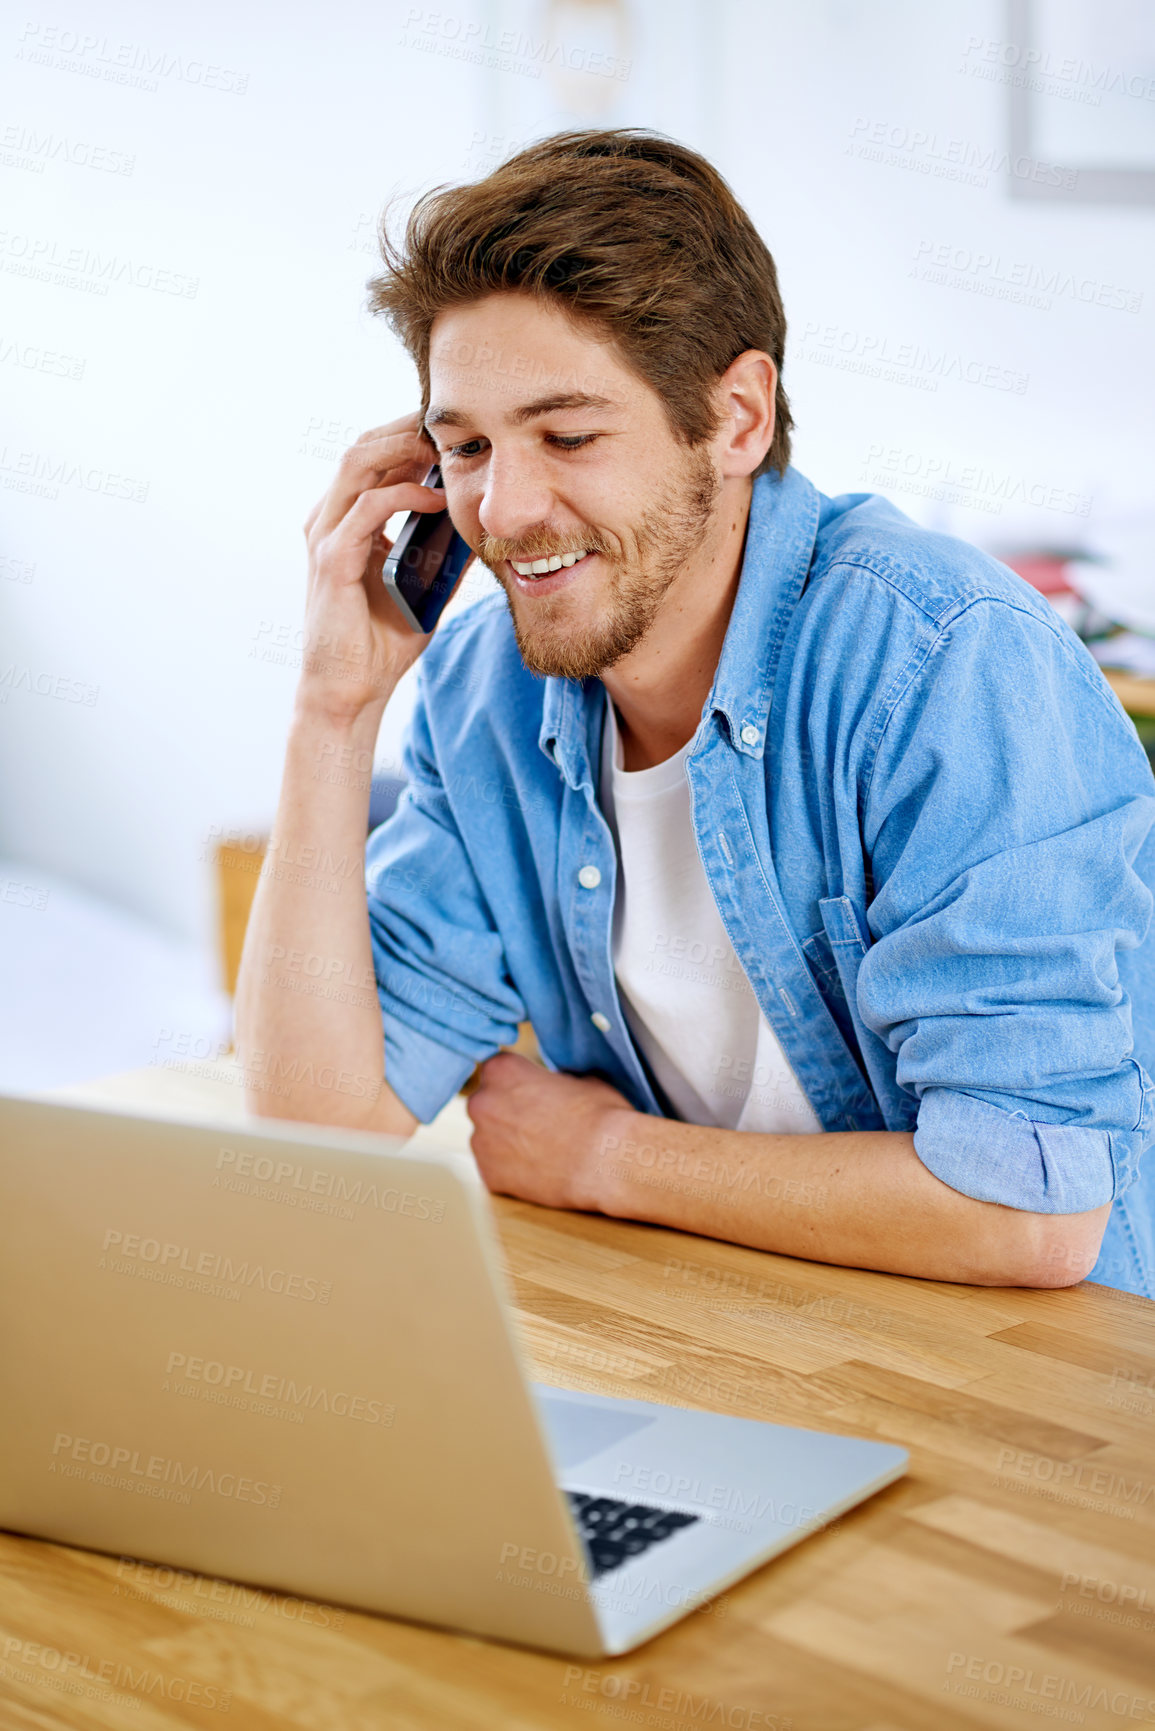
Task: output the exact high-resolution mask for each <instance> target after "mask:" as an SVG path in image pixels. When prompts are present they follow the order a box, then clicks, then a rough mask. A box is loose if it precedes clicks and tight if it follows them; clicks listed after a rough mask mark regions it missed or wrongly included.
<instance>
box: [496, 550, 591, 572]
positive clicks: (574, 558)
mask: <svg viewBox="0 0 1155 1731" xmlns="http://www.w3.org/2000/svg"><path fill="white" fill-rule="evenodd" d="M588 551H589V549H588V548H585V547H583V548H582V550H581V551H580V552H579V553H555V554H554V555H553V557H552V558H551V559H511V560H510V564H511V565H512V566H513V568H514V570H515V571H516V572H517V574H518V576H519V577H544V576H545V574H546V573H547V572H548V571H561V570H568V569H569V567H570V566H571V565H576V564H577V562H578V560H579V559H584V558H585V557H586V555H587V553H588Z"/></svg>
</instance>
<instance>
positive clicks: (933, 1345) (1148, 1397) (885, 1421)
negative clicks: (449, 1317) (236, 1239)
mask: <svg viewBox="0 0 1155 1731" xmlns="http://www.w3.org/2000/svg"><path fill="white" fill-rule="evenodd" d="M69 1092H70V1093H72V1094H73V1095H74V1096H75V1097H77V1098H104V1099H106V1100H107V1099H118V1098H119V1099H123V1100H126V1101H129V1100H131V1101H134V1102H136V1103H140V1102H143V1101H148V1100H153V1101H155V1102H156V1103H158V1104H162V1105H163V1106H164V1108H165V1109H166V1110H169V1111H174V1112H182V1113H193V1114H195V1112H196V1111H197V1110H198V1109H200V1108H201V1107H202V1106H203V1105H205V1104H208V1105H210V1106H211V1107H212V1109H213V1111H214V1112H217V1113H219V1112H220V1111H221V1110H222V1109H223V1110H228V1111H235V1112H237V1113H238V1114H239V1113H240V1112H241V1110H242V1106H241V1098H240V1095H241V1090H240V1088H239V1087H238V1085H237V1082H236V1077H235V1073H232V1072H231V1070H230V1067H229V1065H228V1064H222V1065H217V1066H215V1067H214V1068H213V1069H212V1071H210V1072H208V1073H200V1074H198V1073H195V1070H194V1069H193V1068H190V1070H188V1071H185V1072H180V1071H175V1070H168V1071H165V1070H159V1069H158V1070H152V1071H143V1072H138V1073H137V1074H136V1075H134V1076H131V1077H127V1078H119V1079H112V1080H111V1081H109V1082H105V1083H102V1084H96V1085H93V1086H92V1087H90V1088H87V1089H84V1090H70V1091H69ZM468 1128H469V1124H468V1119H467V1117H466V1115H465V1111H464V1102H463V1101H462V1100H461V1099H460V1098H458V1099H457V1100H454V1101H453V1102H451V1104H450V1106H449V1107H447V1108H446V1111H445V1113H443V1114H442V1116H441V1118H440V1119H439V1120H438V1121H437V1123H436V1124H435V1125H434V1126H432V1127H430V1129H427V1130H422V1131H420V1132H419V1135H420V1136H422V1137H429V1136H431V1135H432V1136H436V1137H439V1138H441V1139H446V1138H447V1139H449V1140H450V1141H451V1142H455V1143H458V1144H460V1143H461V1141H462V1140H463V1139H464V1138H465V1136H466V1135H467V1133H468ZM496 1209H497V1214H498V1219H499V1222H500V1228H501V1234H502V1238H503V1241H504V1244H505V1249H506V1252H507V1255H508V1259H509V1266H510V1270H511V1273H512V1276H513V1278H514V1281H515V1283H516V1291H517V1295H518V1304H519V1307H520V1317H521V1323H522V1328H523V1334H524V1340H525V1346H526V1350H527V1353H528V1355H529V1357H530V1359H531V1361H532V1364H533V1367H534V1370H535V1372H536V1375H537V1376H538V1377H539V1378H540V1379H541V1380H543V1381H545V1382H550V1383H555V1384H557V1385H559V1386H561V1387H578V1388H589V1389H594V1390H598V1391H601V1392H604V1393H608V1394H622V1395H633V1396H639V1397H642V1398H646V1399H654V1400H658V1401H664V1402H669V1403H671V1404H673V1405H686V1406H700V1407H710V1408H715V1409H717V1410H718V1411H720V1412H729V1413H736V1414H742V1415H746V1416H749V1417H753V1418H766V1419H774V1420H779V1421H782V1422H785V1423H792V1424H799V1425H804V1426H809V1427H810V1428H812V1429H814V1430H835V1431H847V1432H852V1433H857V1434H860V1435H863V1436H872V1437H879V1438H883V1439H885V1440H886V1441H889V1442H897V1443H901V1444H903V1445H904V1446H905V1447H906V1448H908V1449H909V1450H910V1455H911V1466H910V1472H909V1474H908V1475H907V1477H906V1478H904V1479H902V1480H900V1481H899V1482H898V1483H897V1484H896V1485H893V1486H891V1487H890V1488H889V1489H887V1490H886V1491H884V1492H882V1493H881V1494H880V1495H879V1496H876V1497H874V1498H873V1499H871V1500H870V1501H869V1502H868V1503H866V1504H865V1505H863V1506H861V1507H859V1508H858V1509H856V1510H854V1511H853V1512H852V1513H851V1514H849V1515H847V1516H844V1517H843V1518H842V1520H840V1521H839V1522H837V1523H836V1524H835V1526H833V1527H831V1528H828V1529H827V1530H826V1531H824V1532H822V1533H820V1534H818V1535H816V1536H815V1537H813V1538H810V1539H808V1540H806V1541H804V1542H803V1543H802V1544H801V1545H800V1546H799V1547H798V1548H797V1549H795V1550H793V1551H791V1552H788V1553H787V1554H786V1555H785V1556H784V1557H782V1558H780V1559H779V1560H777V1561H776V1562H773V1563H771V1564H770V1565H768V1566H767V1567H766V1568H764V1569H761V1570H760V1571H759V1572H758V1573H757V1574H755V1575H753V1576H752V1577H750V1578H749V1579H748V1580H746V1581H745V1582H743V1583H742V1584H741V1585H740V1586H739V1587H737V1588H734V1589H732V1590H731V1591H730V1592H728V1593H727V1594H726V1595H725V1598H724V1599H723V1600H721V1601H719V1602H717V1603H715V1604H713V1605H711V1606H707V1607H704V1608H703V1609H701V1610H699V1611H697V1612H695V1613H694V1614H693V1615H692V1616H691V1617H689V1618H688V1619H686V1620H685V1621H684V1622H683V1623H681V1624H680V1625H678V1626H677V1627H676V1628H674V1629H672V1630H670V1631H668V1632H667V1633H666V1634H664V1635H662V1636H660V1637H659V1638H658V1639H657V1640H655V1641H653V1642H651V1643H650V1644H649V1645H647V1646H645V1647H643V1648H641V1649H640V1650H639V1651H638V1652H636V1653H634V1654H632V1655H631V1656H629V1657H627V1658H625V1659H620V1660H615V1661H613V1662H611V1663H606V1664H602V1665H595V1666H591V1665H581V1664H577V1663H574V1664H572V1665H571V1664H569V1663H568V1662H567V1661H566V1660H565V1659H562V1658H553V1657H550V1656H548V1655H542V1654H540V1653H530V1652H522V1651H518V1650H516V1649H513V1648H507V1647H502V1646H498V1645H495V1644H490V1643H486V1642H483V1641H479V1640H475V1639H472V1638H466V1637H461V1636H455V1635H449V1634H444V1633H441V1632H440V1631H437V1630H431V1629H425V1628H421V1627H417V1626H413V1625H408V1624H404V1623H400V1622H393V1621H389V1620H386V1619H383V1618H376V1617H371V1616H365V1615H362V1614H360V1613H357V1612H352V1611H344V1612H343V1611H341V1610H339V1609H337V1608H335V1607H331V1606H309V1605H305V1606H302V1605H300V1604H299V1603H298V1602H297V1601H295V1600H291V1599H285V1598H281V1597H278V1596H277V1595H273V1594H261V1595H254V1594H253V1593H252V1592H251V1591H250V1592H248V1593H247V1594H246V1593H242V1592H241V1590H240V1589H238V1588H236V1587H235V1586H233V1584H231V1583H228V1582H223V1581H212V1580H209V1579H207V1578H205V1577H195V1578H190V1579H189V1580H186V1581H184V1582H183V1583H182V1582H181V1581H179V1580H170V1579H169V1578H168V1577H167V1576H166V1575H164V1574H163V1573H158V1572H157V1571H156V1570H154V1569H151V1568H148V1567H145V1566H142V1565H137V1564H134V1563H131V1562H129V1563H125V1562H123V1561H121V1562H118V1561H117V1560H116V1559H114V1558H106V1557H103V1556H97V1555H94V1554H92V1553H90V1552H85V1551H79V1550H73V1549H69V1548H67V1547H64V1546H59V1545H50V1544H45V1543H41V1542H39V1541H37V1540H33V1539H27V1538H20V1537H16V1536H14V1535H11V1534H4V1535H0V1666H2V1670H0V1727H3V1731H10V1728H11V1731H15V1728H20V1731H33V1728H36V1731H49V1728H50V1727H65V1726H66V1727H76V1728H79V1727H85V1728H86V1731H88V1728H93V1727H101V1728H104V1727H108V1728H110V1731H120V1728H121V1727H123V1726H139V1727H141V1728H142V1731H163V1728H167V1727H178V1726H180V1727H185V1726H188V1725H213V1724H218V1723H228V1724H230V1725H233V1726H236V1727H237V1728H238V1731H242V1728H243V1731H286V1728H288V1731H294V1728H300V1731H377V1728H378V1727H388V1728H389V1731H394V1728H410V1727H412V1728H414V1731H418V1728H420V1731H483V1728H484V1731H491V1728H494V1727H500V1728H502V1731H505V1728H512V1731H531V1728H532V1731H536V1728H537V1727H567V1728H569V1731H580V1728H581V1727H583V1726H587V1725H590V1724H599V1725H600V1724H606V1725H623V1726H625V1725H647V1726H652V1727H655V1728H657V1731H696V1728H697V1727H701V1726H710V1727H714V1726H718V1727H738V1728H740V1731H754V1728H759V1731H767V1728H773V1731H782V1728H784V1727H794V1728H798V1731H802V1728H806V1731H900V1728H903V1731H905V1728H909V1731H914V1728H916V1727H917V1728H918V1731H953V1728H955V1727H958V1728H959V1731H962V1728H964V1727H972V1726H976V1725H994V1726H1003V1727H1018V1726H1025V1725H1037V1724H1040V1723H1043V1722H1046V1721H1049V1720H1057V1721H1058V1722H1059V1723H1061V1724H1062V1723H1066V1724H1080V1725H1083V1726H1086V1727H1092V1728H1095V1727H1104V1728H1106V1727H1113V1728H1116V1727H1121V1726H1123V1725H1125V1724H1128V1723H1131V1724H1155V1304H1153V1303H1151V1302H1150V1301H1148V1300H1146V1299H1140V1298H1134V1297H1132V1296H1130V1295H1128V1294H1124V1293H1118V1292H1113V1291H1110V1290H1108V1289H1107V1288H1105V1287H1101V1286H1092V1285H1087V1284H1084V1285H1082V1286H1079V1287H1076V1288H1074V1289H1071V1290H1067V1291H1062V1292H1030V1291H1022V1290H988V1289H981V1288H974V1287H965V1286H951V1285H947V1284H944V1283H940V1282H936V1281H924V1280H911V1279H906V1278H902V1277H899V1276H897V1275H889V1274H871V1273H864V1272H862V1271H860V1270H850V1269H840V1268H831V1267H827V1266H825V1265H821V1264H816V1263H807V1262H800V1261H795V1260H793V1259H792V1258H790V1257H785V1256H770V1255H766V1254H763V1253H761V1252H758V1251H752V1250H741V1249H737V1248H734V1247H732V1246H729V1245H722V1244H715V1243H713V1242H711V1241H709V1240H705V1239H699V1238H694V1237H690V1236H687V1235H685V1234H680V1233H677V1232H669V1231H664V1230H658V1229H656V1228H651V1227H646V1226H637V1225H627V1224H623V1223H619V1222H613V1221H609V1220H604V1219H600V1218H597V1217H593V1216H585V1215H578V1214H565V1213H555V1212H552V1211H550V1210H548V1209H542V1208H534V1207H530V1206H528V1205H525V1204H521V1203H514V1202H509V1201H503V1200H498V1201H497V1202H496ZM254 1600H256V1602H255V1603H254V1602H253V1601H254ZM14 1643H16V1645H15V1646H14V1645H13V1644H14ZM27 1643H33V1644H35V1645H33V1646H31V1647H29V1646H28V1645H26V1644H27ZM62 1652H72V1653H75V1654H80V1655H86V1656H91V1658H92V1662H91V1663H90V1665H89V1667H88V1669H89V1671H90V1673H92V1674H95V1673H96V1671H97V1668H98V1667H97V1660H98V1659H99V1660H103V1661H109V1660H111V1661H114V1662H116V1663H117V1664H128V1665H131V1666H134V1667H137V1668H138V1669H137V1670H136V1671H135V1672H134V1673H133V1675H134V1676H136V1677H139V1678H147V1679H150V1680H151V1679H156V1678H160V1679H162V1682H161V1684H159V1685H158V1684H156V1683H155V1682H150V1683H137V1685H136V1693H135V1694H134V1693H133V1689H132V1687H131V1686H130V1687H128V1688H126V1689H122V1690H121V1691H120V1692H119V1693H114V1692H113V1691H112V1690H111V1689H110V1688H108V1687H106V1686H102V1685H99V1684H96V1683H93V1684H90V1685H86V1686H85V1687H87V1688H88V1690H89V1693H88V1694H87V1695H85V1694H70V1693H66V1692H65V1690H64V1687H63V1685H62V1681H61V1677H60V1676H59V1674H58V1667H59V1665H60V1663H61V1661H60V1659H59V1655H60V1654H61V1653H62ZM54 1655H55V1658H54ZM54 1667H56V1668H54ZM75 1670H76V1667H75V1666H74V1667H73V1668H72V1671H71V1672H70V1675H74V1674H75ZM118 1675H119V1674H118ZM190 1682H196V1683H197V1684H198V1685H199V1689H200V1701H201V1703H202V1704H200V1705H197V1704H192V1703H191V1702H190V1700H187V1699H186V1700H178V1699H173V1698H171V1697H172V1696H174V1695H176V1696H180V1695H190V1694H192V1693H195V1691H190V1689H189V1688H188V1686H187V1685H188V1684H189V1683H190ZM210 1689H213V1690H217V1691H219V1692H220V1693H219V1695H218V1696H217V1697H216V1706H215V1708H212V1709H210V1708H209V1707H208V1706H207V1705H204V1704H203V1703H204V1702H205V1701H206V1700H207V1698H208V1697H207V1696H206V1693H205V1691H207V1690H210ZM164 1690H167V1694H166V1693H163V1692H162V1691H164ZM226 1706H227V1718H222V1710H223V1708H224V1707H226Z"/></svg>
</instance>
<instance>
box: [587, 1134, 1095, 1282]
mask: <svg viewBox="0 0 1155 1731" xmlns="http://www.w3.org/2000/svg"><path fill="white" fill-rule="evenodd" d="M590 1179H591V1198H592V1199H593V1200H592V1205H593V1206H595V1207H597V1208H599V1209H600V1210H601V1211H602V1212H603V1213H606V1214H612V1215H615V1216H618V1217H622V1218H626V1219H632V1220H647V1221H651V1222H653V1223H654V1224H656V1225H662V1226H674V1227H678V1228H680V1229H681V1230H683V1231H687V1232H697V1233H702V1234H704V1235H705V1236H707V1237H710V1238H722V1239H726V1240H727V1241H728V1242H730V1243H734V1244H747V1245H750V1246H751V1247H753V1248H754V1249H758V1250H773V1251H777V1252H778V1253H779V1254H781V1255H786V1256H798V1257H804V1258H806V1259H807V1260H810V1261H815V1262H832V1263H836V1264H838V1265H840V1266H843V1267H850V1268H874V1269H880V1270H882V1271H884V1272H887V1273H893V1274H913V1275H918V1276H921V1277H922V1278H924V1279H930V1280H950V1281H959V1282H963V1283H966V1284H969V1285H979V1286H1004V1285H1005V1286H1015V1285H1030V1286H1050V1285H1056V1286H1058V1285H1071V1284H1073V1283H1074V1282H1075V1281H1076V1280H1078V1279H1080V1278H1082V1276H1083V1275H1084V1274H1085V1273H1087V1272H1088V1271H1089V1267H1090V1265H1091V1264H1092V1263H1093V1262H1094V1256H1095V1251H1096V1250H1097V1246H1098V1235H1099V1233H1101V1223H1102V1222H1103V1221H1104V1220H1105V1217H1106V1214H1107V1213H1108V1212H1109V1209H1110V1204H1107V1206H1106V1207H1105V1208H1101V1209H1096V1210H1094V1211H1093V1212H1092V1213H1091V1214H1089V1215H1079V1216H1069V1215H1068V1216H1062V1215H1058V1216H1044V1215H1036V1214H1027V1213H1024V1212H1023V1211H1022V1210H1019V1209H1015V1208H1006V1207H1003V1206H1002V1205H1001V1204H999V1203H996V1202H979V1201H976V1200H975V1199H974V1198H973V1197H969V1196H964V1195H963V1194H962V1193H961V1192H960V1191H957V1190H952V1189H951V1187H950V1186H949V1185H948V1184H944V1183H943V1182H942V1181H941V1179H938V1178H936V1177H935V1176H934V1174H933V1173H932V1172H930V1171H929V1170H928V1169H927V1168H926V1167H925V1166H924V1165H923V1163H922V1161H921V1160H920V1159H919V1157H918V1155H917V1154H916V1153H915V1149H914V1138H913V1136H912V1135H910V1134H908V1133H906V1132H901V1131H894V1130H866V1131H847V1132H833V1133H829V1132H828V1133H821V1134H816V1135H797V1136H792V1135H761V1134H757V1133H754V1132H749V1131H735V1130H717V1129H708V1128H703V1127H701V1126H699V1125H695V1124H681V1123H676V1122H672V1121H670V1120H668V1119H663V1118H653V1117H647V1116H646V1115H645V1114H644V1113H638V1112H629V1111H624V1110H623V1111H620V1112H616V1113H612V1114H610V1115H609V1117H608V1119H607V1128H606V1131H605V1133H604V1134H603V1135H602V1137H601V1139H600V1145H599V1148H598V1150H597V1152H596V1154H595V1156H594V1158H593V1160H592V1162H591V1165H590ZM1096 1228H1098V1232H1097V1231H1096ZM1084 1264H1085V1266H1084Z"/></svg>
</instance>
